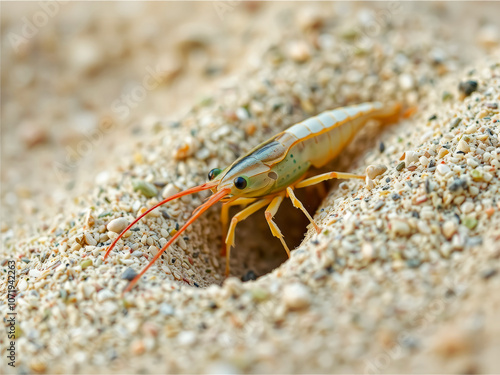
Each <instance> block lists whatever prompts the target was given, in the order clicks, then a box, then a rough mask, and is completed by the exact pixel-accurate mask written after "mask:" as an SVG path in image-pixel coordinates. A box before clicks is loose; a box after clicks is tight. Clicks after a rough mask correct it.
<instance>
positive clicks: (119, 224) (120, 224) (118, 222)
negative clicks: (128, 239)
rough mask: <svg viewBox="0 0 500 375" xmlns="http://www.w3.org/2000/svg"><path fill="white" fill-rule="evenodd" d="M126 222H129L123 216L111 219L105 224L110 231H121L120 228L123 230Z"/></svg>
mask: <svg viewBox="0 0 500 375" xmlns="http://www.w3.org/2000/svg"><path fill="white" fill-rule="evenodd" d="M128 224H129V223H128V221H127V219H125V218H124V217H119V218H117V219H113V220H111V221H110V222H109V223H108V225H107V226H106V228H107V229H108V230H109V231H111V232H115V233H121V232H122V230H124V229H125V228H126V227H127V225H128Z"/></svg>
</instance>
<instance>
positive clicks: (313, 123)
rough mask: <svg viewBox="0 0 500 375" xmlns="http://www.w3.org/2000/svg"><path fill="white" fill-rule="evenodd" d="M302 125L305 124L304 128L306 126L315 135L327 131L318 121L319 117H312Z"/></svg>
mask: <svg viewBox="0 0 500 375" xmlns="http://www.w3.org/2000/svg"><path fill="white" fill-rule="evenodd" d="M302 124H304V126H306V127H307V128H308V129H309V130H310V131H311V133H313V134H315V133H319V132H321V131H323V130H325V127H324V126H323V124H322V123H321V122H320V121H319V120H318V118H317V117H311V118H310V119H307V120H306V121H304V122H302Z"/></svg>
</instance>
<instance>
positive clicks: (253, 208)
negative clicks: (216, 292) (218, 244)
mask: <svg viewBox="0 0 500 375" xmlns="http://www.w3.org/2000/svg"><path fill="white" fill-rule="evenodd" d="M271 200H272V198H264V199H260V200H258V201H257V202H254V203H253V204H252V205H250V206H248V207H247V208H245V209H244V210H242V211H240V212H238V213H237V214H236V215H234V216H233V218H232V219H231V225H230V226H229V230H228V232H227V237H226V277H227V276H229V256H230V255H231V246H234V231H235V229H236V224H238V222H240V221H243V220H245V219H246V218H247V217H249V216H250V215H251V214H253V213H255V212H257V211H258V210H260V209H261V208H262V207H264V206H265V205H267V204H268V203H269V202H271Z"/></svg>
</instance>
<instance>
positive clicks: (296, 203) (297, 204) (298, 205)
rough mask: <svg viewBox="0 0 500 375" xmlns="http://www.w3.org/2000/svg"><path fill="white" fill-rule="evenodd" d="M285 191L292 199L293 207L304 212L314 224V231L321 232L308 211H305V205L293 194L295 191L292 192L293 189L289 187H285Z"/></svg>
mask: <svg viewBox="0 0 500 375" xmlns="http://www.w3.org/2000/svg"><path fill="white" fill-rule="evenodd" d="M286 191H287V193H288V197H289V198H290V200H291V201H292V204H293V206H294V207H295V208H298V209H299V210H301V211H302V212H303V213H304V215H306V216H307V218H308V219H309V221H310V222H311V224H312V225H313V226H314V229H316V232H317V233H318V234H319V233H321V229H320V227H318V225H317V224H316V222H315V221H314V219H313V218H312V217H311V215H309V212H307V210H306V209H305V207H304V205H303V204H302V202H301V201H299V200H298V199H297V197H296V196H295V193H294V192H293V189H292V188H291V187H287V188H286Z"/></svg>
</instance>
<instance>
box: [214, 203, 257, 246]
mask: <svg viewBox="0 0 500 375" xmlns="http://www.w3.org/2000/svg"><path fill="white" fill-rule="evenodd" d="M255 201H256V199H255V198H238V199H235V200H234V201H229V202H226V203H223V204H222V209H221V213H220V221H221V224H222V239H225V238H226V236H227V230H228V228H229V207H231V206H238V205H242V206H244V205H247V204H250V203H252V202H255ZM220 255H221V256H226V244H225V243H222V248H221V252H220Z"/></svg>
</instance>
